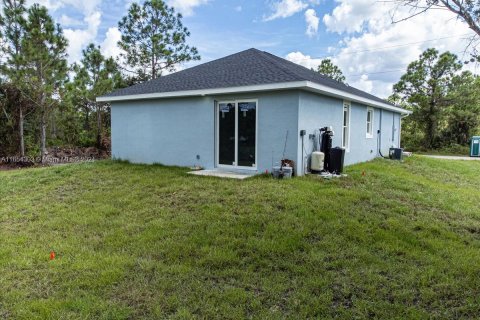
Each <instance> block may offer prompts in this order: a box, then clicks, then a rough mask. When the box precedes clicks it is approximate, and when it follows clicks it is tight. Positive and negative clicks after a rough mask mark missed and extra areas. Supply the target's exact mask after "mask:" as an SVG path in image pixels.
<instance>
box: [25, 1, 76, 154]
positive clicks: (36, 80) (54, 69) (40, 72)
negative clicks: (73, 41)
mask: <svg viewBox="0 0 480 320" xmlns="http://www.w3.org/2000/svg"><path fill="white" fill-rule="evenodd" d="M27 13H28V18H27V21H26V24H25V37H24V39H23V41H22V48H23V55H22V57H21V64H22V70H21V73H20V74H21V76H22V83H23V84H22V87H23V89H22V90H23V91H24V92H25V93H26V94H28V97H29V99H30V100H31V101H32V103H33V104H34V105H35V107H36V108H37V109H38V111H39V119H40V156H41V159H42V162H43V161H44V159H45V154H46V139H47V123H48V119H49V115H50V113H51V111H52V109H53V108H54V106H55V105H56V104H57V102H58V93H59V88H60V87H61V85H62V84H63V82H64V81H65V80H66V76H67V71H68V68H67V60H66V57H67V53H66V49H67V45H68V43H67V40H66V38H65V37H64V36H63V31H62V29H61V27H60V26H59V25H58V24H55V23H54V21H53V19H52V17H51V16H50V15H49V14H48V10H47V9H46V8H45V7H43V6H40V5H38V4H34V5H33V6H31V7H30V8H29V9H28V11H27Z"/></svg>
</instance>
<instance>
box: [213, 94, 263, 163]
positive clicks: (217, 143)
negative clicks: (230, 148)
mask: <svg viewBox="0 0 480 320" xmlns="http://www.w3.org/2000/svg"><path fill="white" fill-rule="evenodd" d="M242 102H255V103H256V113H255V165H254V166H251V167H245V166H239V165H238V103H242ZM225 103H232V104H234V105H235V162H234V163H233V164H232V165H228V164H220V159H219V157H220V155H219V152H220V151H219V150H220V130H219V124H220V104H225ZM215 122H216V125H215V130H216V132H215V153H216V154H215V165H216V167H217V168H230V169H242V170H255V171H256V170H257V166H258V99H236V100H222V101H218V102H217V103H216V106H215Z"/></svg>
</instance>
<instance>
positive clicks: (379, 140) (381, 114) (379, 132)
mask: <svg viewBox="0 0 480 320" xmlns="http://www.w3.org/2000/svg"><path fill="white" fill-rule="evenodd" d="M382 119H383V109H380V121H379V122H380V126H379V127H378V150H377V154H378V156H380V157H382V158H383V155H382Z"/></svg>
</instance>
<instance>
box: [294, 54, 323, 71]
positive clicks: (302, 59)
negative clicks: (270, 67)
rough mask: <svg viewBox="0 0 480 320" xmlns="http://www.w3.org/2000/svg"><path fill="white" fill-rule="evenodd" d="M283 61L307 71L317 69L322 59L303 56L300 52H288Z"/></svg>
mask: <svg viewBox="0 0 480 320" xmlns="http://www.w3.org/2000/svg"><path fill="white" fill-rule="evenodd" d="M285 59H287V60H288V61H292V62H295V63H297V64H299V65H302V66H304V67H306V68H309V69H312V68H313V69H317V67H318V66H319V65H320V62H321V61H322V59H315V58H312V57H311V56H309V55H304V54H303V53H301V52H300V51H295V52H290V53H289V54H287V56H286V57H285Z"/></svg>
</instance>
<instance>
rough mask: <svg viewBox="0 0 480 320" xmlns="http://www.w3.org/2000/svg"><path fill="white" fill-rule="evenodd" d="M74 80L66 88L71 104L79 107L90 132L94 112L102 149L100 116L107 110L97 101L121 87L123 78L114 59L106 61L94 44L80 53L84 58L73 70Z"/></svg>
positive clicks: (98, 140)
mask: <svg viewBox="0 0 480 320" xmlns="http://www.w3.org/2000/svg"><path fill="white" fill-rule="evenodd" d="M73 70H74V72H75V76H74V78H73V82H72V83H70V84H69V85H68V88H69V92H70V95H69V96H70V98H71V99H72V100H74V102H73V103H74V104H76V105H80V106H81V108H82V109H83V111H84V112H85V125H84V128H85V129H89V127H90V124H89V118H88V115H89V113H90V112H91V111H92V112H95V114H96V117H97V119H96V120H97V121H96V127H97V132H96V141H97V146H98V147H100V146H101V139H102V129H103V122H102V114H104V112H105V108H106V107H107V106H108V105H107V104H105V103H101V102H97V101H96V97H98V96H101V95H103V94H105V93H107V92H110V91H112V90H114V89H116V88H120V87H122V86H123V82H124V81H123V78H122V74H121V72H120V71H119V68H118V65H117V63H116V62H115V60H114V59H113V58H111V57H110V58H105V57H104V56H103V55H102V53H101V51H100V47H98V46H95V45H94V44H93V43H91V44H89V45H88V46H87V48H86V49H84V50H83V57H82V59H81V61H80V63H79V64H75V65H74V66H73Z"/></svg>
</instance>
